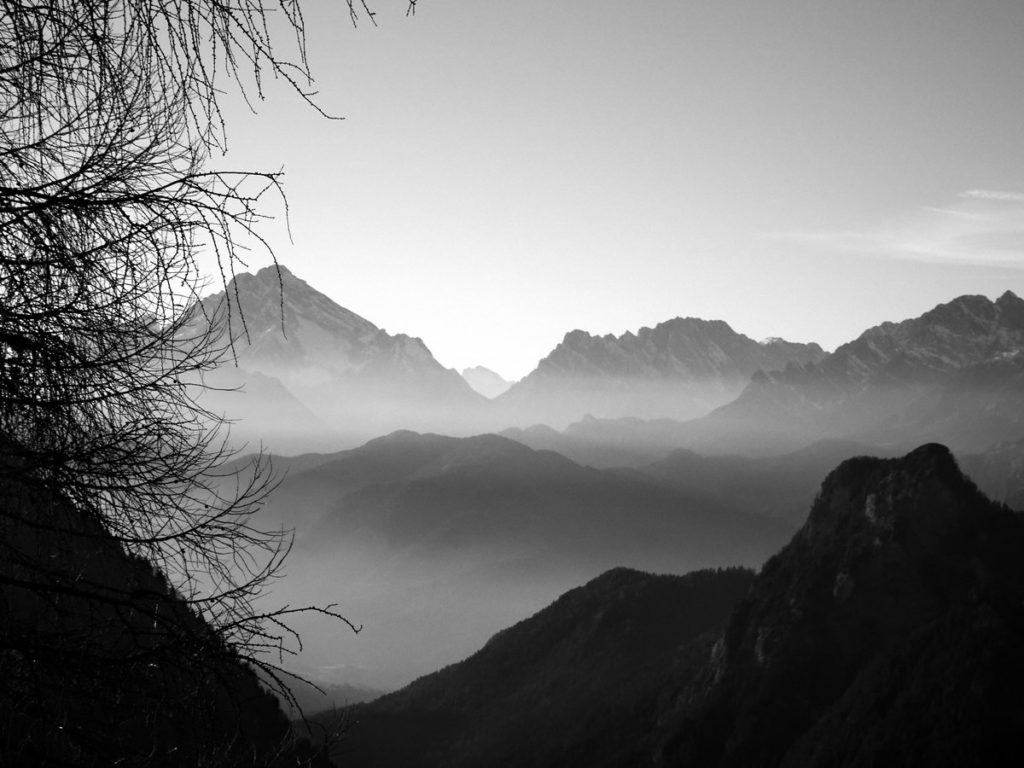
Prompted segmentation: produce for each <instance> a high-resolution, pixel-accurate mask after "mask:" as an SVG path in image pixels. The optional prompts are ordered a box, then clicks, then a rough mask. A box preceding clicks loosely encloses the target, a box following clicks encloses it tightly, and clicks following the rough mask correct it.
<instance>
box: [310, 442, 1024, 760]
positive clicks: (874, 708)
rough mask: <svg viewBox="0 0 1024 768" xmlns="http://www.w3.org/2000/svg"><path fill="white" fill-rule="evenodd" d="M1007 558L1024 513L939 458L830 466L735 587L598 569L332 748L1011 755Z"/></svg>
mask: <svg viewBox="0 0 1024 768" xmlns="http://www.w3.org/2000/svg"><path fill="white" fill-rule="evenodd" d="M1021 551H1024V518H1022V517H1021V516H1020V515H1019V514H1016V513H1013V512H1011V511H1009V510H1008V509H1007V508H1005V507H1003V506H1001V505H998V504H995V503H993V502H991V501H989V500H988V499H986V498H985V497H984V496H983V495H982V494H981V493H980V492H979V491H978V490H977V488H976V487H975V486H974V484H973V483H971V482H970V481H969V480H968V479H966V478H965V477H964V475H963V474H962V473H961V472H960V470H959V468H958V467H957V465H956V462H955V460H954V459H953V457H952V455H951V454H950V453H949V451H948V449H946V448H945V447H943V446H939V445H934V444H932V445H926V446H923V447H921V448H919V449H917V450H915V451H913V452H911V453H910V454H908V455H906V456H904V457H902V458H898V459H872V458H856V459H851V460H848V461H846V462H844V463H843V464H842V465H840V466H839V468H838V469H836V470H835V471H834V472H832V473H831V474H830V475H829V477H828V478H827V479H826V481H825V482H824V484H823V485H822V488H821V492H820V495H819V497H818V498H817V500H816V501H815V502H814V505H813V508H812V510H811V514H810V516H809V518H808V520H807V522H806V523H805V524H804V526H803V527H802V528H801V529H800V531H799V532H798V533H797V534H796V536H795V537H794V538H793V540H792V541H791V542H790V543H789V544H788V545H787V546H786V547H784V548H783V549H782V551H781V552H779V554H778V555H776V556H775V557H773V558H772V559H771V560H770V561H769V562H768V563H767V564H766V565H765V566H764V568H763V569H762V571H761V573H760V574H759V575H758V576H757V578H756V580H755V581H754V582H753V584H752V586H751V587H750V589H749V591H747V589H746V586H747V583H749V582H744V578H743V575H742V572H739V573H735V572H725V573H719V574H692V575H691V576H689V577H683V578H681V579H675V580H673V581H671V582H659V581H658V580H657V577H643V576H641V575H639V574H631V573H629V572H622V571H613V572H611V573H608V574H605V575H604V576H602V577H601V578H599V579H597V580H595V581H594V582H592V583H590V584H588V585H587V586H586V587H583V588H581V589H579V590H575V591H573V592H570V593H568V594H566V595H565V596H563V597H562V598H561V599H560V600H558V601H556V602H555V603H554V604H552V605H551V606H550V607H549V608H547V609H545V610H544V611H542V612H540V613H538V614H537V615H536V616H534V617H532V618H531V619H529V620H527V621H524V622H521V623H520V624H518V625H516V626H515V627H512V628H511V629H508V630H506V631H504V632H502V633H499V634H498V635H496V636H495V637H494V638H493V639H492V640H491V641H490V642H489V643H488V644H487V645H486V646H485V647H484V648H483V649H482V650H480V651H479V652H478V653H476V654H475V655H473V656H471V657H470V658H468V659H466V660H465V661H463V662H461V663H459V664H456V665H453V666H451V667H449V668H447V669H445V670H442V671H440V672H438V673H435V674H433V675H429V676H427V677H424V678H422V679H420V680H418V681H416V682H415V683H413V684H412V685H410V686H408V687H407V688H405V689H403V690H401V691H398V692H396V693H395V694H392V695H390V696H387V697H385V698H383V699H380V700H378V701H377V702H375V703H373V704H369V705H365V706H362V707H357V708H355V709H354V710H352V711H351V713H350V714H351V717H352V721H353V723H354V724H353V730H352V734H351V740H350V742H349V745H350V750H351V751H350V753H349V754H350V755H351V756H356V755H365V756H370V755H374V756H375V757H374V758H373V759H372V760H371V759H370V758H369V757H367V760H368V761H369V762H367V764H372V765H377V766H391V765H395V766H397V765H402V766H418V765H424V766H426V765H449V766H490V765H499V766H500V765H516V766H520V765H521V766H551V767H552V768H554V766H561V765H587V766H595V767H596V766H609V767H611V766H635V765H652V766H683V767H687V766H693V767H694V768H696V767H698V766H699V767H700V768H704V767H705V766H708V767H713V766H780V765H781V766H853V765H907V766H912V765H921V766H926V765H927V766H988V765H1016V764H1018V763H1020V762H1021V760H1022V759H1024V740H1022V738H1021V735H1020V734H1021V727H1022V724H1024V707H1022V705H1021V701H1020V693H1019V692H1020V690H1021V689H1022V687H1024V608H1022V605H1024V560H1022V559H1021V557H1020V553H1021ZM723 579H732V581H731V583H732V584H733V587H732V590H733V591H732V592H731V594H732V595H733V598H732V599H730V598H729V597H728V594H727V593H728V592H729V588H726V587H725V581H723ZM688 580H689V581H688ZM684 585H686V586H685V587H684ZM676 589H680V590H686V589H689V592H688V594H685V595H684V594H679V593H676V592H674V590H676ZM743 592H746V595H745V596H743V597H742V598H741V599H740V600H739V602H738V603H735V608H734V610H733V611H732V614H731V616H730V618H729V619H728V621H727V622H726V624H725V626H724V628H723V629H722V630H721V631H720V632H719V633H718V634H717V636H716V635H708V634H702V633H706V632H708V631H711V630H713V629H714V627H715V626H716V625H717V624H718V622H719V621H720V620H721V616H720V615H719V616H718V617H716V616H713V615H712V614H711V613H709V612H705V610H704V609H698V608H697V607H696V606H697V605H704V606H705V607H706V608H711V607H714V606H715V605H716V602H714V601H713V602H712V603H710V604H709V603H706V602H703V601H704V600H707V599H710V598H712V596H713V595H716V594H717V595H718V597H717V598H715V601H717V607H719V608H723V607H724V606H726V605H732V604H734V600H735V599H736V598H737V597H739V596H740V595H741V594H742V593H743ZM698 616H702V617H703V618H697V617H698ZM676 621H680V622H681V623H680V624H678V625H676V624H675V622H676ZM644 641H646V642H649V643H650V645H649V646H648V647H647V648H645V649H644V650H643V651H639V652H638V648H640V647H642V643H643V642H644ZM591 681H592V683H593V685H590V684H589V683H590V682H591ZM326 719H327V720H328V721H330V720H331V718H330V717H327V718H326Z"/></svg>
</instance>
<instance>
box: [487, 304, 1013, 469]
mask: <svg viewBox="0 0 1024 768" xmlns="http://www.w3.org/2000/svg"><path fill="white" fill-rule="evenodd" d="M1022 318H1024V300H1021V299H1020V298H1018V297H1017V296H1016V295H1014V294H1013V293H1011V292H1006V293H1004V294H1003V295H1002V296H1001V297H999V299H997V300H995V301H991V300H989V299H987V298H985V297H984V296H961V297H960V298H958V299H954V300H953V301H951V302H949V303H947V304H942V305H939V306H938V307H936V308H935V309H933V310H931V311H929V312H926V313H925V314H924V315H922V316H921V317H918V318H913V319H910V320H905V321H903V322H900V323H883V324H882V325H880V326H878V327H876V328H872V329H870V330H868V331H865V332H864V333H863V334H861V336H860V337H858V338H857V339H856V340H854V341H852V342H850V343H849V344H844V345H843V346H841V347H839V348H838V349H837V350H836V351H835V352H834V353H832V354H830V355H827V356H825V357H824V358H823V359H822V360H820V361H819V362H816V363H805V364H803V365H796V364H793V365H788V366H786V367H785V368H784V369H783V370H779V371H765V370H759V371H757V372H756V373H755V374H754V375H753V376H752V377H751V380H750V382H749V384H748V385H747V386H746V388H745V389H744V390H743V392H742V393H741V394H740V395H739V396H738V397H737V398H736V399H735V400H734V401H732V402H730V403H728V404H726V405H722V406H721V407H719V408H717V409H715V410H714V411H712V412H711V413H710V414H708V415H706V416H704V417H701V418H697V419H691V420H689V421H681V420H679V419H641V418H636V417H626V416H623V417H620V418H596V417H594V416H592V415H589V416H586V417H584V418H582V419H580V420H578V421H576V422H573V423H572V424H569V425H568V426H566V427H565V428H564V429H562V430H551V429H547V430H545V429H543V428H539V427H531V428H529V429H525V430H522V429H511V430H506V431H505V432H504V433H503V434H505V435H507V436H508V437H512V438H513V439H517V440H520V441H521V442H523V443H525V444H527V445H531V446H535V447H541V446H543V447H545V448H548V449H550V450H556V451H559V452H562V453H564V454H565V455H567V456H570V457H572V458H573V459H574V460H576V461H580V462H582V463H586V464H590V465H592V466H599V467H608V466H615V465H619V466H641V465H643V464H645V463H649V462H651V461H655V460H657V459H658V458H661V457H662V456H664V455H665V454H666V453H668V452H669V451H672V450H676V449H680V448H685V449H689V450H692V451H696V452H698V453H701V454H705V455H747V456H770V455H780V454H785V453H790V452H793V451H796V450H799V449H801V448H803V447H805V446H807V445H809V444H812V443H815V442H817V441H820V440H839V441H853V442H858V443H862V444H865V445H873V446H882V447H883V448H884V450H885V451H887V452H892V453H896V452H901V451H905V450H908V449H909V448H910V447H912V446H914V445H918V444H920V443H922V442H927V441H938V442H941V443H944V444H948V445H949V446H950V447H951V448H953V449H954V450H955V451H956V452H957V454H958V455H964V454H972V453H978V452H982V451H985V450H988V449H989V448H990V447H991V446H993V445H996V444H999V443H1003V442H1007V441H1014V440H1018V439H1021V437H1022V436H1024V319H1022Z"/></svg>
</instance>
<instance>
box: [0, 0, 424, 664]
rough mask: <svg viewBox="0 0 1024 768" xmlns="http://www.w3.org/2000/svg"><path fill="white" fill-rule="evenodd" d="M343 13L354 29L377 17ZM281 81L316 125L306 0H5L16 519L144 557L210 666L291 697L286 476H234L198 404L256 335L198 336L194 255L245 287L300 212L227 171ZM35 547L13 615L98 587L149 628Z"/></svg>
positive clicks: (212, 421)
mask: <svg viewBox="0 0 1024 768" xmlns="http://www.w3.org/2000/svg"><path fill="white" fill-rule="evenodd" d="M347 2H348V8H349V11H350V14H351V17H352V20H353V22H356V21H357V20H359V19H361V18H365V19H369V20H370V21H372V20H373V15H372V13H371V12H370V10H369V8H368V7H367V6H366V5H365V3H364V2H362V0H347ZM414 10H415V3H410V5H409V7H408V11H409V12H410V13H411V12H413V11H414ZM272 29H273V30H275V34H272V33H271V30H272ZM282 30H283V32H284V35H285V36H284V38H283V39H282V38H281V37H280V36H279V35H277V33H278V32H279V31H282ZM275 35H277V36H275ZM282 49H283V51H284V52H283V53H282V52H280V51H282ZM268 77H273V78H277V79H283V80H284V81H286V82H287V83H289V84H290V85H291V87H292V88H293V89H294V90H295V91H296V92H297V93H298V94H300V95H301V97H302V98H303V99H305V100H306V101H307V102H308V104H309V105H310V107H311V108H313V109H319V107H318V106H317V104H316V103H315V101H314V95H315V93H314V90H313V81H312V78H311V76H310V73H309V70H308V66H307V62H306V55H305V45H304V22H303V17H302V11H301V8H300V6H299V4H298V2H297V0H276V2H272V3H270V4H268V3H264V2H262V0H236V1H235V2H232V3H223V2H219V0H0V484H2V487H3V488H4V489H5V490H6V492H7V499H6V501H2V500H0V517H3V518H6V520H7V523H8V524H9V525H15V526H22V527H23V526H28V527H29V528H33V529H36V530H49V531H50V532H51V533H55V534H59V535H60V536H61V537H63V539H62V540H66V539H68V538H71V539H76V540H86V539H94V540H100V539H102V540H103V541H108V540H109V541H112V542H115V543H116V545H117V546H118V547H119V548H120V550H121V551H123V552H124V553H125V554H126V555H127V556H129V557H130V558H144V559H145V560H146V561H148V562H149V563H151V564H152V565H153V567H154V568H155V569H156V570H157V572H158V573H160V574H161V578H165V579H166V580H167V582H168V590H167V592H168V594H174V595H175V599H176V600H179V601H183V603H184V604H186V605H187V606H188V608H189V610H190V611H191V612H192V613H194V614H195V615H197V616H198V617H201V618H202V619H203V620H204V624H203V626H204V627H207V628H209V629H208V630H207V629H203V630H202V631H201V632H199V634H200V635H202V636H203V637H204V638H205V639H204V640H203V642H202V643H200V644H198V645H195V646H194V647H195V648H200V647H201V648H202V649H204V651H203V652H204V653H210V649H211V648H216V649H220V651H222V652H223V653H224V654H225V655H228V656H231V657H233V658H237V659H243V660H247V661H249V662H251V663H253V664H255V665H257V666H260V667H262V668H263V669H264V670H265V672H266V673H267V675H269V678H270V679H271V680H275V681H278V682H280V678H279V677H278V676H277V666H276V662H275V661H274V660H273V659H274V658H275V657H272V656H268V655H267V653H266V652H267V651H269V650H273V651H276V652H277V653H278V654H280V653H281V652H283V651H285V650H286V649H287V648H288V647H289V642H290V641H291V640H297V638H295V637H294V635H293V634H292V633H291V632H290V631H289V629H288V626H287V618H288V616H289V615H290V613H292V612H293V611H294V610H297V609H291V608H282V609H279V610H276V611H273V610H272V611H266V610H264V609H263V608H262V607H261V605H262V604H261V603H259V601H258V597H259V595H260V593H261V592H262V590H263V589H264V587H265V586H266V585H267V584H268V583H269V581H270V580H271V579H273V578H274V576H275V575H276V574H278V573H279V570H280V567H281V564H282V561H283V557H284V555H285V554H286V553H287V549H288V539H287V537H286V536H285V535H284V534H283V533H281V532H274V531H263V530H260V529H259V527H258V526H256V525H254V524H253V523H252V520H253V513H254V511H255V510H256V509H257V507H258V504H259V502H260V500H261V499H262V498H263V496H264V495H265V494H266V493H267V492H268V490H269V488H270V487H271V482H272V481H271V479H270V478H271V474H270V473H269V471H268V469H269V468H268V465H267V462H266V461H265V460H264V459H263V458H262V457H257V458H256V459H253V460H252V462H251V464H250V465H249V466H247V467H243V468H242V469H241V470H238V469H234V470H231V473H229V476H227V477H225V476H224V474H225V470H223V469H222V467H223V466H224V464H225V462H226V460H227V459H228V458H230V452H229V451H228V449H227V447H226V436H225V432H224V424H223V423H222V422H221V420H220V419H219V418H218V416H217V414H214V413H210V412H208V411H206V410H205V409H204V408H203V407H202V406H201V405H200V403H199V401H198V395H199V393H200V392H201V390H202V377H203V374H204V373H205V372H206V371H208V370H210V369H211V368H212V367H213V366H215V365H217V364H218V362H219V361H220V360H221V359H222V358H223V357H224V355H225V354H226V353H227V352H229V350H228V349H227V344H226V343H225V342H224V339H230V338H233V337H234V336H235V335H237V331H238V330H239V329H232V328H226V329H225V328H223V327H222V325H223V323H224V322H229V319H230V318H231V317H232V313H231V312H230V311H228V312H226V313H225V318H228V320H225V319H224V318H203V322H197V318H195V317H194V313H195V312H196V311H197V310H196V307H197V306H198V302H197V299H198V293H199V290H200V289H201V287H202V285H203V279H204V276H203V275H202V274H201V273H200V269H199V266H198V260H197V255H198V254H199V253H200V251H203V250H206V251H212V252H213V253H214V254H215V255H216V263H217V264H218V265H219V268H220V275H219V276H218V278H219V280H221V281H222V282H223V283H224V285H225V286H227V285H228V282H229V280H230V277H231V276H233V274H234V272H235V269H236V267H237V266H238V265H240V264H243V263H244V262H243V261H242V257H243V255H244V252H245V251H244V249H245V248H246V247H249V246H250V245H253V244H255V245H257V246H259V245H261V244H262V245H265V243H263V241H262V240H261V238H260V235H259V231H258V226H259V224H260V221H261V219H262V217H263V214H262V213H261V204H262V203H263V201H264V199H265V198H266V197H267V196H268V195H280V194H281V184H280V182H281V179H280V175H279V174H278V173H274V172H248V173H229V172H221V171H217V170H215V169H213V168H211V162H212V160H214V159H215V158H216V156H217V155H218V153H219V152H220V151H221V150H222V149H223V148H224V146H225V141H226V127H225V124H224V120H223V116H222V114H221V112H220V108H219V106H218V101H217V96H218V93H220V92H221V90H222V88H224V87H226V86H227V85H229V84H230V85H233V86H235V87H238V88H240V89H241V90H242V92H243V94H245V96H246V98H247V99H248V100H249V101H250V102H253V103H255V102H257V101H259V99H261V98H262V95H263V94H262V88H263V83H264V81H265V79H266V78H268ZM231 298H232V297H230V296H229V301H230V300H231ZM243 322H244V318H243ZM232 473H233V474H232ZM232 480H233V482H232ZM225 488H228V489H229V491H228V492H226V491H225V490H224V489H225ZM25 494H28V496H25ZM16 497H17V498H21V497H25V498H23V499H22V500H21V501H15V500H14V499H15V498H16ZM25 499H34V501H26V500H25ZM40 500H44V501H45V503H46V504H49V505H50V508H53V506H54V505H56V506H59V507H60V508H61V509H62V510H65V511H63V512H61V513H60V514H49V515H46V514H42V513H41V512H40V510H41V509H43V507H40V503H43V502H41V501H40ZM58 500H59V501H58ZM66 510H72V511H73V513H68V512H67V511H66ZM10 530H13V529H10ZM10 530H9V532H10ZM18 530H21V529H20V528H18ZM25 541H27V539H25V537H24V536H23V535H20V534H19V535H10V536H7V537H6V538H4V539H3V540H0V587H3V589H4V590H6V592H5V594H7V595H8V596H9V593H10V591H11V590H18V589H20V590H24V591H27V592H30V593H33V594H35V595H39V594H45V593H50V592H52V593H54V594H58V593H59V594H64V592H66V591H67V590H71V592H72V594H75V590H78V591H79V594H78V597H83V596H84V597H87V598H88V599H90V600H97V599H99V600H100V602H101V603H105V604H109V605H111V606H114V608H112V609H111V610H114V609H115V608H117V606H118V604H119V603H120V605H121V606H122V607H124V606H129V607H130V608H131V611H132V612H134V613H132V616H136V618H137V613H138V612H139V611H143V612H145V610H146V608H145V605H147V604H148V603H146V601H145V600H143V601H141V602H140V600H139V599H138V596H137V595H136V594H128V592H127V591H126V592H125V593H124V594H115V593H113V592H111V590H112V586H111V584H109V583H107V584H104V585H103V587H102V589H100V588H98V587H97V586H96V584H97V583H98V582H97V580H96V579H89V578H84V576H83V577H82V578H80V579H78V580H77V581H75V580H74V579H73V578H71V580H70V581H69V580H68V578H67V577H68V574H64V573H61V574H59V578H58V576H55V574H54V572H53V571H50V572H47V570H46V568H45V563H44V564H43V567H36V566H38V565H39V564H38V563H35V565H32V562H31V559H32V558H33V557H35V558H37V559H38V557H40V556H41V555H40V552H39V551H36V550H35V549H32V547H29V548H28V550H29V551H23V550H24V546H23V545H24V544H25ZM32 541H35V539H32ZM33 546H34V545H33ZM76 546H77V545H76ZM19 547H20V549H19ZM84 551H89V548H88V545H86V546H85V549H84ZM58 559H61V561H62V562H64V560H65V558H63V556H62V557H61V558H58ZM67 562H69V563H72V562H77V561H75V560H74V558H72V559H71V560H68V561H67ZM30 565H32V567H29V566H30ZM26 568H28V570H27V571H26V570H25V569H26ZM74 568H78V569H79V570H80V571H82V568H81V567H80V566H77V565H76V566H74V567H73V568H72V570H74ZM80 575H81V574H80ZM72 576H73V574H72ZM108 581H109V580H108ZM128 589H135V590H136V591H137V585H136V586H135V587H127V586H126V587H125V590H128ZM101 592H102V595H100V593H101ZM115 592H116V590H115ZM7 602H8V604H10V600H8V601H7ZM157 602H159V601H157ZM152 604H153V605H156V603H152ZM298 610H305V609H298ZM313 610H320V611H322V612H325V613H328V614H330V615H332V616H335V617H336V618H338V619H340V620H343V621H344V619H343V617H341V616H340V615H339V614H337V613H335V612H334V610H333V608H331V607H324V608H318V609H313ZM157 612H159V610H157ZM119 615H121V614H119ZM104 616H106V617H107V619H109V615H107V614H104ZM136 618H132V619H130V620H127V623H126V625H125V626H127V627H129V628H131V627H134V626H136V625H137V620H136ZM105 620H106V619H105ZM209 633H212V634H209ZM186 635H187V633H186ZM182 636H183V635H182V633H180V632H171V631H165V632H159V633H155V634H154V637H155V638H157V639H156V640H154V639H152V638H151V639H150V640H149V641H147V643H143V644H142V646H141V647H143V650H144V651H145V652H146V653H152V650H153V647H152V646H153V643H156V642H157V641H159V643H178V644H180V643H181V642H182ZM4 637H7V636H4ZM211 637H215V638H216V642H215V643H214V642H208V641H209V640H210V638H211ZM0 639H3V638H0ZM7 639H9V638H7ZM19 642H24V638H22V639H21V641H19ZM3 650H4V649H2V648H0V652H2V651H3ZM14 650H16V651H17V652H18V653H21V650H20V649H14ZM213 655H216V654H213ZM276 658H278V659H280V656H277V657H276Z"/></svg>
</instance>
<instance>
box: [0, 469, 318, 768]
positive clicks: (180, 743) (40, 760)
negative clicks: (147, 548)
mask: <svg viewBox="0 0 1024 768" xmlns="http://www.w3.org/2000/svg"><path fill="white" fill-rule="evenodd" d="M0 675H2V678H3V685H0V765H4V766H36V765H39V766H42V765H73V766H110V765H122V764H123V765H132V766H136V765H138V766H147V767H148V766H154V767H157V766H182V765H195V766H199V765H211V766H212V765H216V766H252V765H268V766H269V765H275V766H276V765H280V766H285V765H296V764H299V765H321V764H324V763H323V762H322V761H320V759H318V758H316V757H315V755H314V753H313V752H312V751H311V750H310V749H308V748H307V747H306V746H303V745H302V744H301V743H296V742H295V740H294V739H293V738H292V736H291V735H290V732H289V731H290V729H289V724H288V721H287V719H286V718H285V716H284V714H283V713H282V711H281V709H280V707H279V706H278V703H277V701H276V700H275V698H274V697H273V696H271V695H270V694H269V693H267V692H266V691H265V690H264V689H263V687H262V686H261V684H260V683H259V681H258V680H257V677H256V675H255V674H254V673H253V672H252V671H251V670H250V669H249V667H247V666H245V665H244V664H243V663H242V662H241V661H240V660H239V659H238V657H237V656H236V655H235V653H234V652H233V651H232V650H231V649H230V648H229V647H228V646H227V645H226V644H225V643H224V642H223V641H222V640H221V638H220V637H219V636H217V635H216V634H215V633H214V632H213V631H212V630H211V629H210V627H209V626H208V625H207V624H206V623H205V622H204V621H203V620H202V619H200V618H199V617H198V616H197V615H195V613H194V612H193V610H192V609H191V608H190V607H189V606H188V605H187V604H186V603H185V602H183V601H182V600H181V599H180V598H179V597H178V596H177V595H176V594H175V593H174V591H173V590H172V589H171V588H170V587H169V586H168V583H167V581H166V580H165V579H164V577H163V576H162V575H161V574H160V573H159V572H158V571H157V570H155V569H154V568H153V566H151V565H150V564H149V563H148V562H147V561H145V560H144V559H142V558H138V557H133V556H129V555H127V554H126V553H125V552H124V550H123V549H122V547H121V546H120V544H118V542H117V541H115V539H114V538H113V537H112V536H111V535H110V534H109V533H108V532H106V531H105V530H104V529H103V528H102V527H101V526H100V525H98V524H97V523H96V522H95V521H93V520H90V519H89V518H87V517H83V516H81V515H80V514H79V512H78V511H77V510H75V509H74V508H73V507H71V506H70V505H69V504H68V503H67V502H66V500H64V499H63V498H61V497H60V496H56V495H54V494H52V493H51V492H49V491H47V490H46V488H45V486H41V485H36V484H33V483H32V482H31V481H30V480H28V479H26V478H24V477H22V476H21V475H20V474H19V473H18V472H17V471H12V469H11V463H10V461H8V460H7V459H6V458H5V460H4V461H3V463H2V466H0Z"/></svg>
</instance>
